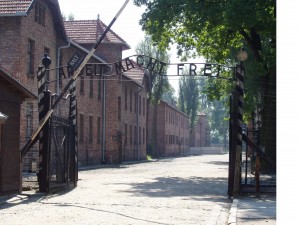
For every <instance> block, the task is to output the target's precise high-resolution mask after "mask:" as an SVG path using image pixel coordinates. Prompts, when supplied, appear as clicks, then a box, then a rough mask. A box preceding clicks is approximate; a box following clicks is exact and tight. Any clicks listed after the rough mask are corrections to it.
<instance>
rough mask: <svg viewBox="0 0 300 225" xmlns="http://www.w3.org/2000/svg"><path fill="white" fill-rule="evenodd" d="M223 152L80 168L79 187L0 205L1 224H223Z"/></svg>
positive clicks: (227, 204) (225, 164)
mask: <svg viewBox="0 0 300 225" xmlns="http://www.w3.org/2000/svg"><path fill="white" fill-rule="evenodd" d="M227 177H228V154H223V155H200V156H189V157H182V158H167V159H160V160H157V161H152V162H143V163H137V164H123V165H120V166H119V167H114V168H98V169H92V170H84V171H80V172H79V181H78V187H77V188H75V189H73V190H70V191H63V192H59V193H56V194H53V195H43V194H38V195H33V196H31V197H29V198H27V199H25V200H20V199H18V198H17V199H15V200H12V201H9V202H6V203H3V204H1V206H0V224H5V225H11V224H18V225H23V224H24V225H25V224H26V225H56V224H57V225H61V224H62V225H73V224H81V225H88V224H90V225H94V224H105V225H106V224H110V225H112V224H125V225H129V224H130V225H144V224H166V225H167V224H170V225H175V224H180V225H189V224H197V225H202V224H203V225H225V224H227V219H228V214H229V210H230V206H231V202H230V201H229V200H228V198H227Z"/></svg>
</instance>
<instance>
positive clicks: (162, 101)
mask: <svg viewBox="0 0 300 225" xmlns="http://www.w3.org/2000/svg"><path fill="white" fill-rule="evenodd" d="M160 103H161V104H165V105H167V106H169V107H170V108H172V109H174V111H177V112H178V113H180V114H182V115H184V116H186V117H188V118H189V116H188V115H187V114H186V113H184V112H182V111H180V109H178V108H177V107H176V106H173V105H171V104H170V103H169V102H167V101H165V100H163V99H161V100H160Z"/></svg>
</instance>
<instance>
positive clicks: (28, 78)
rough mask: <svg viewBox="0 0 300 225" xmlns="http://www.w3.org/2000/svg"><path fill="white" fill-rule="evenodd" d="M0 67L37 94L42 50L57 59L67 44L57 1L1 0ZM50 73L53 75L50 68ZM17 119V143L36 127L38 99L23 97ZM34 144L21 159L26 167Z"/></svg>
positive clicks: (34, 156) (31, 160)
mask: <svg viewBox="0 0 300 225" xmlns="http://www.w3.org/2000/svg"><path fill="white" fill-rule="evenodd" d="M0 40H1V41H0V68H1V69H3V70H5V71H6V72H7V73H8V74H9V75H10V76H11V77H13V78H14V79H16V80H17V81H18V82H20V84H21V85H23V86H24V87H25V88H27V89H28V90H29V91H31V92H33V93H34V94H35V95H37V77H36V71H37V68H38V66H40V65H41V59H42V57H43V55H44V53H45V52H47V53H48V55H49V56H50V57H51V59H52V66H53V67H55V64H56V61H57V49H58V48H59V46H62V45H65V44H66V34H65V30H64V27H63V21H62V18H61V12H60V9H59V5H58V2H57V0H51V1H50V0H36V1H33V0H24V1H11V0H7V1H1V2H0ZM49 76H55V71H51V72H50V74H49ZM21 108H22V110H21V113H20V115H21V119H20V125H21V130H20V146H19V148H20V147H21V146H23V145H24V144H25V143H26V142H27V140H28V139H29V138H30V136H31V134H32V132H33V131H34V130H35V129H36V128H37V126H38V119H37V118H38V108H37V100H32V99H29V98H26V99H25V101H24V103H23V104H22V107H21ZM37 152H38V150H37V146H35V147H34V148H33V149H32V151H30V152H29V153H28V154H27V155H26V156H25V157H24V159H23V162H24V166H25V170H31V165H32V164H34V163H36V160H37V158H38V155H37Z"/></svg>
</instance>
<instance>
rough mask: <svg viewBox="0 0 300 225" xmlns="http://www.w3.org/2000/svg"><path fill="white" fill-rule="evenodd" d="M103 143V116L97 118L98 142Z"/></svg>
mask: <svg viewBox="0 0 300 225" xmlns="http://www.w3.org/2000/svg"><path fill="white" fill-rule="evenodd" d="M100 143H101V118H100V117H98V119H97V144H100Z"/></svg>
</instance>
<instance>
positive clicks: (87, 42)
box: [0, 0, 148, 171]
mask: <svg viewBox="0 0 300 225" xmlns="http://www.w3.org/2000/svg"><path fill="white" fill-rule="evenodd" d="M105 28H106V25H105V24H104V23H102V21H101V20H100V18H99V16H98V19H96V20H85V21H84V20H82V21H65V22H63V20H62V16H61V12H60V8H59V3H58V1H57V0H24V1H8V0H7V1H1V2H0V40H1V41H0V53H1V54H0V68H3V69H4V70H5V71H7V72H8V74H9V75H10V76H12V77H13V78H15V79H16V80H17V81H19V82H20V83H21V84H22V85H24V87H26V88H27V89H29V90H30V91H32V92H33V93H34V94H35V95H37V77H36V72H37V68H38V66H41V60H42V57H43V55H44V53H47V54H48V55H49V56H50V58H51V60H52V63H51V65H50V67H49V69H50V71H49V74H48V81H49V83H48V85H47V86H48V88H49V90H50V91H51V92H52V94H54V96H55V94H56V95H58V94H60V93H61V90H62V89H63V87H64V85H65V84H66V83H67V82H68V77H67V76H66V77H64V76H62V74H61V71H64V70H66V68H65V67H64V66H65V65H67V62H68V61H69V60H70V58H71V57H72V56H73V54H74V53H77V54H81V55H82V56H85V55H86V54H87V53H88V52H89V50H90V49H91V48H92V47H93V45H94V43H95V42H96V39H97V38H98V36H99V35H101V34H102V33H103V31H104V29H105ZM129 48H130V46H129V45H128V44H127V43H126V42H125V41H124V40H123V39H122V38H121V37H119V36H118V35H117V34H116V33H115V32H113V31H112V30H111V31H109V32H108V33H107V35H106V37H105V38H104V40H103V42H102V43H101V44H100V46H99V47H98V48H97V50H96V51H95V53H94V55H93V56H92V58H91V59H90V61H89V62H88V63H89V64H91V63H111V62H116V61H120V60H121V59H122V51H123V50H127V49H129ZM58 67H64V68H62V69H61V70H58V69H56V68H58ZM90 70H91V68H87V67H85V68H84V69H83V71H82V76H81V77H80V78H78V79H77V81H76V83H77V84H76V86H77V125H78V127H77V128H78V154H79V155H78V162H79V166H81V165H93V164H98V163H101V162H107V163H119V162H121V161H124V160H136V159H144V158H145V157H146V156H145V155H146V154H145V149H146V148H145V144H143V143H144V142H139V141H141V140H143V132H144V129H145V126H146V125H145V124H146V122H145V118H144V111H143V110H142V111H139V110H137V108H138V107H143V106H144V105H143V104H144V102H145V101H146V100H145V99H146V97H147V91H148V90H147V89H146V88H145V86H144V78H143V77H144V72H143V70H141V69H137V70H135V71H134V70H132V71H128V72H126V74H123V75H122V76H119V75H115V74H116V71H115V70H114V69H112V70H109V69H108V68H107V67H103V71H101V72H100V73H101V75H99V74H97V75H93V74H88V73H90V72H88V71H90ZM65 74H67V72H65ZM62 78H63V79H62ZM64 78H66V79H64ZM126 93H127V95H125V94H126ZM137 93H138V95H137ZM136 95H137V97H135V96H136ZM130 99H131V100H130ZM136 99H137V100H136ZM127 101H128V102H129V101H132V102H131V103H126V102H127ZM126 104H132V110H130V109H131V108H130V107H129V106H128V108H126V107H125V105H126ZM138 104H139V105H138ZM21 108H22V109H24V110H21V116H20V117H21V119H20V120H21V122H20V123H21V130H20V146H19V148H21V146H23V145H24V144H25V143H26V142H27V140H29V138H30V137H31V135H32V132H33V131H34V130H36V128H37V126H38V106H37V100H32V99H26V100H25V102H24V103H23V105H22V107H21ZM142 109H144V108H142ZM68 110H69V101H68V100H66V101H61V103H60V104H59V105H58V107H57V108H56V109H55V114H57V115H60V116H65V117H67V116H68ZM140 113H141V114H140ZM125 127H126V128H127V129H126V128H125ZM130 129H132V130H130ZM124 132H125V133H128V134H130V132H132V136H131V137H132V138H131V139H130V140H131V142H130V141H129V142H126V141H127V140H128V138H127V139H125V135H124ZM119 137H121V139H119ZM119 140H121V141H119ZM125 140H126V141H125ZM138 140H139V141H138ZM125 142H126V143H125ZM126 151H128V153H127V152H126ZM23 162H24V170H26V171H32V170H34V166H33V165H36V163H37V162H38V147H37V145H35V146H34V147H33V148H32V149H31V150H30V151H29V152H28V154H27V155H25V157H24V158H23Z"/></svg>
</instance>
